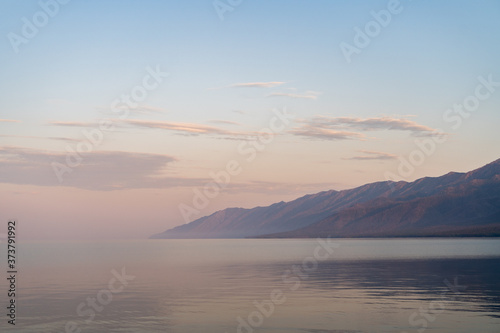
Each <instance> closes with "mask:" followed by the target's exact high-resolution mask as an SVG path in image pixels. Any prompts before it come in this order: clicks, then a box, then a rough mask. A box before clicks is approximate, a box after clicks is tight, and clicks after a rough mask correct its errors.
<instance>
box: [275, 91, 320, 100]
mask: <svg viewBox="0 0 500 333" xmlns="http://www.w3.org/2000/svg"><path fill="white" fill-rule="evenodd" d="M320 94H321V93H319V92H316V91H306V92H305V93H303V94H292V93H278V92H276V93H272V94H269V95H267V96H266V97H291V98H304V99H317V98H318V96H319V95H320Z"/></svg>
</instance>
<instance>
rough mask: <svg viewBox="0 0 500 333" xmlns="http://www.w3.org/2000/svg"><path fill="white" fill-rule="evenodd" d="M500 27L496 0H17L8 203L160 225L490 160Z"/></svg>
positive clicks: (81, 221)
mask: <svg viewBox="0 0 500 333" xmlns="http://www.w3.org/2000/svg"><path fill="white" fill-rule="evenodd" d="M499 32H500V2H499V1H486V0H484V1H480V2H473V1H435V0H427V1H426V0H414V1H410V0H401V1H396V0H391V1H375V0H374V1H357V0H348V1H347V0H346V1H327V0H324V1H319V0H318V1H293V0H273V1H268V0H252V1H250V0H242V1H237V0H231V1H229V0H221V1H213V0H190V1H160V0H157V1H118V0H115V1H111V0H106V1H102V0H99V1H97V0H89V1H79V0H73V1H63V0H60V2H56V0H41V1H40V2H39V1H17V0H4V1H2V2H0V35H1V36H3V38H2V39H1V40H0V64H1V67H0V78H1V79H0V221H4V222H5V223H4V222H2V225H4V226H5V225H6V222H7V221H8V220H9V219H14V218H15V219H17V220H18V221H19V227H18V231H19V237H22V238H24V239H41V240H43V239H92V238H96V239H106V238H115V239H116V238H145V237H148V236H150V235H151V234H154V233H157V232H161V231H164V230H166V229H168V228H171V227H174V226H176V225H180V224H182V223H185V222H186V216H188V219H190V220H193V219H196V218H198V217H201V216H204V215H208V214H211V213H212V212H214V211H216V210H219V209H223V208H226V207H248V208H250V207H254V206H257V205H269V204H272V203H274V202H278V201H282V200H283V201H289V200H292V199H295V198H297V197H299V196H302V195H305V194H310V193H316V192H320V191H324V190H330V189H336V190H341V189H347V188H352V187H356V186H359V185H362V184H365V183H369V182H376V181H383V180H386V179H387V178H388V175H390V177H394V178H397V179H403V180H407V181H412V180H415V179H417V178H420V177H425V176H440V175H442V174H445V173H447V172H449V171H461V172H463V171H468V170H472V169H474V168H477V167H480V166H482V165H484V164H487V163H489V162H491V161H493V160H496V159H497V158H499V157H500V156H499V155H500V154H499V149H498V147H500V135H499V130H498V126H499V125H500V112H499V107H500V83H499V82H500V33H499ZM277 114H289V115H290V116H287V117H290V118H286V119H288V120H286V121H283V120H280V118H278V117H277ZM292 116H293V119H292V118H291V117H292ZM270 130H271V132H272V133H273V134H272V136H270ZM228 163H229V165H230V169H231V171H232V172H233V174H232V175H229V176H230V177H229V178H230V179H228V184H226V185H225V186H224V188H221V189H214V187H213V186H212V185H213V184H212V185H208V187H207V184H209V183H210V182H212V183H213V179H212V178H213V177H212V175H214V174H216V175H219V176H220V175H222V174H224V173H227V171H225V170H226V169H227V166H228ZM403 165H405V167H403ZM227 174H229V173H227ZM220 177H222V176H220ZM223 178H224V177H222V178H219V179H223ZM224 179H226V178H224ZM211 186H212V187H211ZM207 188H208V191H209V193H210V196H212V197H211V198H207V200H205V201H203V200H201V199H198V202H197V203H193V199H195V198H196V193H203V191H205V190H206V189H207ZM210 191H211V192H210ZM214 193H215V194H214ZM196 200H197V199H195V201H196ZM186 207H190V208H186ZM183 209H184V215H183V213H182V211H183ZM186 209H188V210H187V211H188V213H186ZM186 214H187V215H186ZM4 229H5V228H4ZM0 233H5V230H0Z"/></svg>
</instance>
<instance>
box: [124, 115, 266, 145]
mask: <svg viewBox="0 0 500 333" xmlns="http://www.w3.org/2000/svg"><path fill="white" fill-rule="evenodd" d="M123 122H124V123H125V124H128V125H131V126H137V127H143V128H157V129H162V130H167V131H173V132H176V133H178V134H184V135H213V136H222V137H223V138H224V139H232V140H249V139H252V138H255V137H256V136H257V135H259V134H260V133H259V132H241V131H230V130H226V129H223V128H220V127H216V126H210V125H202V124H194V123H177V122H168V121H150V120H138V119H129V120H124V121H123Z"/></svg>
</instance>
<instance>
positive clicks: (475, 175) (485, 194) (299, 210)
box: [152, 159, 500, 238]
mask: <svg viewBox="0 0 500 333" xmlns="http://www.w3.org/2000/svg"><path fill="white" fill-rule="evenodd" d="M499 235H500V159H499V160H497V161H495V162H493V163H490V164H488V165H486V166H484V167H482V168H479V169H477V170H474V171H471V172H468V173H457V172H450V173H448V174H446V175H444V176H441V177H425V178H421V179H418V180H416V181H414V182H411V183H408V182H404V181H400V182H391V181H385V182H377V183H372V184H367V185H363V186H360V187H357V188H354V189H350V190H343V191H333V190H332V191H326V192H320V193H317V194H312V195H306V196H304V197H301V198H299V199H296V200H294V201H290V202H287V203H285V202H280V203H276V204H273V205H271V206H268V207H256V208H253V209H243V208H228V209H225V210H221V211H218V212H216V213H214V214H212V215H210V216H205V217H202V218H200V219H197V220H195V221H193V222H191V223H188V224H185V225H181V226H178V227H175V228H173V229H170V230H167V231H165V232H163V233H160V234H157V235H154V236H152V238H243V237H273V238H297V237H396V236H499Z"/></svg>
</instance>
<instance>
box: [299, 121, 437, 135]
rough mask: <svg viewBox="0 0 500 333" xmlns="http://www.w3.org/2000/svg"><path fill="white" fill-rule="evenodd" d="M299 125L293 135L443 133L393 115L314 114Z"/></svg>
mask: <svg viewBox="0 0 500 333" xmlns="http://www.w3.org/2000/svg"><path fill="white" fill-rule="evenodd" d="M299 123H302V125H301V126H299V127H296V128H295V129H293V130H292V131H291V133H292V134H295V135H303V136H310V137H316V138H322V139H330V140H332V139H348V138H351V139H356V138H358V139H359V138H362V137H364V135H363V134H361V133H357V132H354V131H356V130H357V131H383V130H385V131H390V130H398V131H407V132H410V133H411V134H412V135H413V136H442V135H445V133H442V132H440V131H439V130H437V129H434V128H431V127H429V126H425V125H421V124H418V123H417V122H415V121H413V120H409V119H405V118H395V117H388V116H383V117H373V118H359V117H328V116H316V117H313V118H311V119H307V120H301V121H299Z"/></svg>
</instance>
